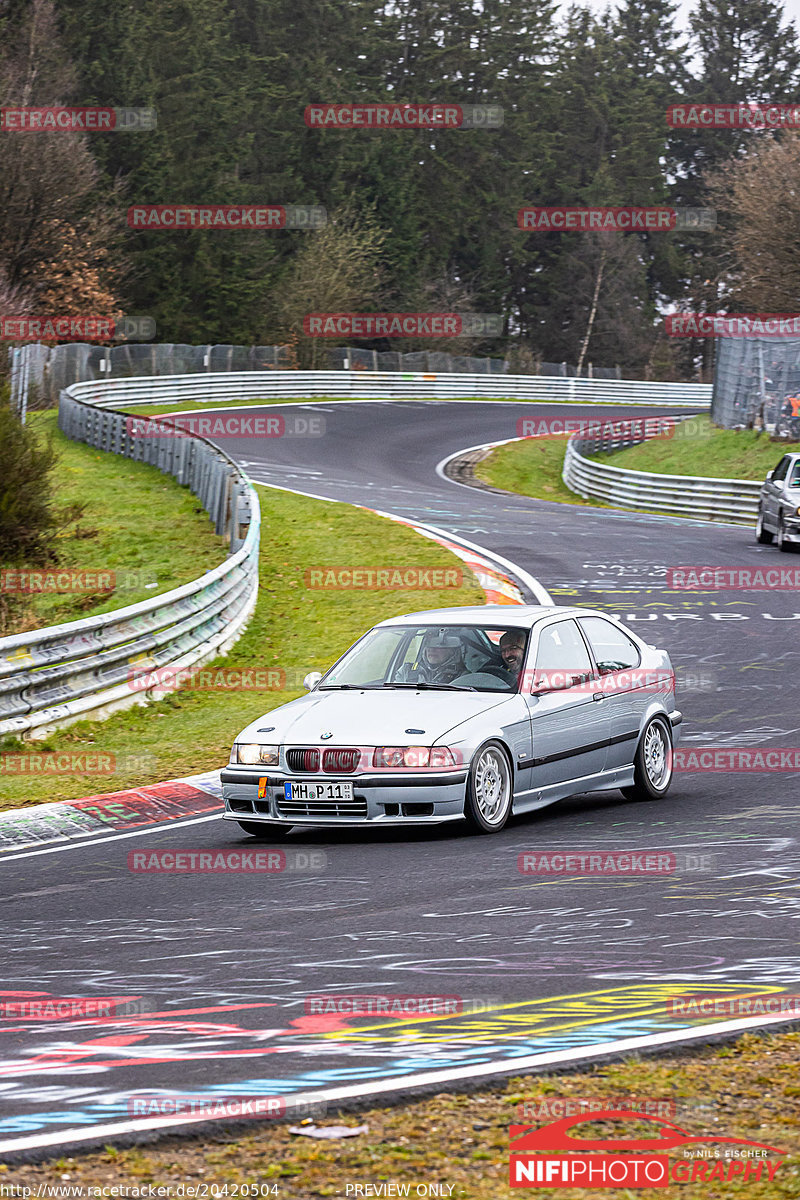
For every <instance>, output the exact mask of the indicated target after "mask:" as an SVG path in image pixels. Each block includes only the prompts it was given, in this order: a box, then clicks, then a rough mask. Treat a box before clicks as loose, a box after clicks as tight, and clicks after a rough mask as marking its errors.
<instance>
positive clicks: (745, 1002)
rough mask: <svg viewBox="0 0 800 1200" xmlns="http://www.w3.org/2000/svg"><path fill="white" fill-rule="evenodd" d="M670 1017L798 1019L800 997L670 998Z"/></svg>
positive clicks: (702, 995) (712, 995)
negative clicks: (780, 1017)
mask: <svg viewBox="0 0 800 1200" xmlns="http://www.w3.org/2000/svg"><path fill="white" fill-rule="evenodd" d="M666 1011H667V1016H669V1017H686V1018H687V1019H688V1020H697V1019H698V1018H701V1017H762V1016H787V1017H797V1016H800V996H797V995H792V994H789V993H784V994H777V995H776V994H773V995H757V994H751V995H749V996H720V995H719V994H715V993H713V992H698V993H695V994H691V995H682V996H669V997H667V1001H666Z"/></svg>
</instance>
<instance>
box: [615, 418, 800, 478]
mask: <svg viewBox="0 0 800 1200" xmlns="http://www.w3.org/2000/svg"><path fill="white" fill-rule="evenodd" d="M797 451H800V443H798V442H771V441H770V440H769V436H768V434H766V433H755V432H753V431H752V430H748V429H717V428H716V426H714V425H712V424H711V421H710V420H709V418H708V417H705V416H704V417H691V418H690V419H689V420H688V421H683V422H681V423H680V425H678V427H677V429H676V430H675V435H674V437H671V438H653V439H651V440H650V441H648V442H643V443H642V445H641V446H631V447H630V448H629V449H628V450H618V451H616V452H615V453H613V454H594V455H592V458H593V459H595V460H596V461H597V462H602V463H608V464H610V465H611V466H614V467H624V468H626V469H628V470H631V471H653V472H655V473H656V474H658V475H698V476H703V475H706V476H711V477H712V478H717V479H756V480H762V479H763V478H764V476H765V475H766V473H767V471H771V470H772V468H773V467H775V466H777V465H778V462H779V461H780V458H781V456H782V455H783V454H786V453H796V452H797Z"/></svg>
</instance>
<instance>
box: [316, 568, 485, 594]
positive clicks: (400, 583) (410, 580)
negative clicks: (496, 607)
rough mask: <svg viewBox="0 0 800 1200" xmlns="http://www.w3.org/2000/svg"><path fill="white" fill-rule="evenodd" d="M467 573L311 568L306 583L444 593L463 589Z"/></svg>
mask: <svg viewBox="0 0 800 1200" xmlns="http://www.w3.org/2000/svg"><path fill="white" fill-rule="evenodd" d="M463 578H464V576H463V572H462V571H461V570H460V569H459V568H458V567H397V566H383V567H380V566H379V567H333V566H325V567H307V568H306V572H305V584H306V587H307V588H311V589H313V590H315V591H319V590H325V589H326V588H330V589H332V590H333V591H346V590H348V589H352V590H355V591H396V590H398V589H400V588H408V589H410V590H411V591H419V590H426V589H429V590H432V591H437V592H438V591H441V590H443V589H445V588H458V587H461V584H462V582H463Z"/></svg>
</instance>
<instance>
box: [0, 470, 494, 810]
mask: <svg viewBox="0 0 800 1200" xmlns="http://www.w3.org/2000/svg"><path fill="white" fill-rule="evenodd" d="M109 457H111V456H109ZM259 495H260V499H261V512H262V533H261V556H260V565H259V579H260V582H259V595H258V603H257V606H256V609H255V612H254V614H253V616H252V618H251V620H250V624H249V625H248V627H247V630H246V631H245V633H244V634H243V635H242V637H241V638H240V639H239V641H238V642H237V643H236V645H235V646H234V647H233V648H232V649H231V651H230V653H229V654H227V655H225V656H224V657H222V658H218V659H216V660H215V661H214V663H213V664H209V666H213V667H214V668H220V669H224V670H226V671H227V670H230V671H232V672H238V671H252V670H254V669H257V670H260V671H263V670H264V669H265V668H266V669H272V670H275V671H285V672H286V673H287V674H288V675H289V676H290V678H292V679H294V678H295V677H296V675H297V672H298V671H302V673H303V674H304V673H305V672H306V671H311V670H315V669H319V670H322V669H324V668H326V667H328V666H330V664H331V663H332V662H333V661H334V660H335V659H336V658H338V657H339V655H340V654H341V653H342V652H343V651H344V650H346V649H347V647H348V646H350V645H351V644H352V643H353V642H354V641H355V640H356V638H357V637H359V636H360V635H361V634H362V633H363V632H365V631H366V630H367V629H369V628H370V626H371V625H374V624H375V623H376V622H377V621H382V620H384V619H385V618H386V617H391V616H393V615H395V614H398V613H403V612H414V611H417V610H419V609H426V608H439V607H449V606H452V605H464V604H483V603H484V602H485V595H484V593H483V591H482V590H481V588H480V587H479V586H478V584H477V582H476V581H475V580H474V579H473V577H472V575H471V574H469V573H468V572H467V571H466V570H465V571H464V575H463V579H462V581H461V585H460V586H457V587H448V588H445V589H442V590H441V591H433V590H417V591H412V590H392V591H387V590H384V591H376V590H364V591H332V590H316V589H310V588H308V587H306V583H305V572H306V569H307V568H309V567H315V566H329V565H332V566H364V565H376V566H377V565H387V566H395V565H396V566H401V567H407V566H422V567H449V568H456V569H458V570H460V569H461V568H462V567H463V564H462V563H461V561H460V559H457V558H455V556H454V555H452V554H451V553H450V552H449V551H448V550H445V549H444V548H443V547H441V546H439V545H437V544H436V543H435V542H431V541H429V540H428V539H427V538H421V537H420V536H419V535H418V534H416V533H414V531H413V530H411V529H409V528H407V527H406V526H404V525H399V524H398V523H396V522H394V521H390V520H388V519H387V518H385V517H378V516H375V515H374V514H372V513H369V512H365V511H363V510H361V509H357V508H354V507H352V506H350V505H346V504H333V503H326V502H325V501H322V500H311V499H307V498H306V497H304V496H296V495H293V494H292V493H289V492H281V491H276V490H275V489H274V488H259ZM175 528H176V529H177V530H179V531H180V528H181V527H180V524H175ZM299 694H301V691H300V689H299V688H298V687H294V688H293V689H292V690H291V691H289V690H286V691H278V690H275V691H272V690H269V691H267V690H261V691H243V690H242V689H241V688H239V689H238V690H224V689H221V690H218V691H205V692H203V691H199V690H194V691H192V690H183V691H179V692H176V693H174V694H173V695H171V696H167V697H165V698H164V699H163V700H161V701H159V702H158V703H154V704H149V705H147V706H146V707H143V708H139V707H137V708H134V709H128V710H127V711H124V712H121V713H116V714H114V715H113V716H112V717H110V718H109V719H108V720H107V721H81V722H77V723H76V724H75V725H71V726H69V727H68V728H66V729H63V730H60V731H58V732H57V733H55V734H53V736H52V737H50V738H48V739H47V740H44V741H41V742H37V743H36V746H35V748H36V749H41V750H52V751H58V752H61V751H64V752H70V753H82V752H85V753H94V754H101V753H102V754H105V755H109V756H111V758H112V762H113V763H114V765H115V768H116V769H115V772H114V774H113V775H102V776H80V775H78V776H75V775H65V776H53V775H50V776H36V775H28V776H19V775H18V776H8V775H6V776H2V777H0V808H15V807H19V806H22V805H26V804H40V803H44V802H46V801H52V800H68V799H75V798H78V797H82V796H86V795H93V794H96V793H100V792H112V791H118V790H121V789H123V788H126V787H134V786H136V785H141V784H145V783H156V782H158V781H160V780H163V779H173V778H176V777H180V776H184V775H192V774H196V773H198V772H200V771H204V770H211V769H213V768H216V767H219V766H222V765H223V764H224V763H226V762H227V760H228V754H229V752H230V747H231V744H232V742H233V739H234V737H235V735H236V734H237V733H238V732H239V730H240V729H242V728H243V727H244V726H245V725H246V724H248V722H250V721H252V720H254V719H255V718H256V717H257V716H259V715H260V714H261V713H264V712H266V711H267V710H269V709H272V708H276V707H277V706H278V705H279V704H284V703H285V702H286V701H288V700H290V699H293V698H294V697H295V696H297V695H299ZM22 748H23V746H22V743H20V742H18V741H16V740H13V739H6V743H5V745H4V746H3V747H2V749H5V750H11V751H20V750H21V749H22Z"/></svg>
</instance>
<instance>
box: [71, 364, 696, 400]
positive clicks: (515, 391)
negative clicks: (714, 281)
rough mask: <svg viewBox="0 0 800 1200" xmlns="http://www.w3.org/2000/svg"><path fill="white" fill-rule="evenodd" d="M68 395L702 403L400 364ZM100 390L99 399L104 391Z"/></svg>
mask: <svg viewBox="0 0 800 1200" xmlns="http://www.w3.org/2000/svg"><path fill="white" fill-rule="evenodd" d="M69 391H70V393H71V394H72V395H73V396H77V397H79V398H81V399H85V400H89V399H92V400H95V403H96V404H98V405H99V406H101V407H102V406H103V405H105V404H109V405H111V404H124V405H126V406H128V407H130V406H134V405H137V404H158V403H161V404H178V403H180V402H181V401H185V400H191V401H194V402H195V403H197V404H201V405H202V404H219V403H221V402H223V401H225V400H253V399H261V398H263V399H264V400H265V401H267V402H268V401H269V400H280V399H283V398H287V397H288V398H297V399H308V398H309V397H312V396H325V397H328V396H333V397H340V398H348V397H353V398H355V397H358V398H363V399H371V400H410V399H414V398H417V397H418V398H420V399H434V400H449V399H457V398H458V397H463V398H467V397H469V398H478V399H493V398H505V399H509V400H546V401H552V402H553V403H557V402H564V401H580V402H583V403H595V404H596V403H605V404H626V405H632V406H641V405H647V404H651V405H664V404H666V405H676V406H680V407H687V408H708V407H709V406H710V404H711V385H710V384H706V383H652V382H650V383H638V382H636V381H635V380H630V379H570V378H566V379H565V378H558V377H556V376H543V375H461V374H459V375H449V374H447V375H445V374H439V375H436V374H430V375H426V374H422V373H416V374H405V373H404V372H402V371H242V372H235V371H231V372H226V373H225V374H219V375H165V376H159V377H155V378H152V377H151V378H146V379H113V380H109V381H108V382H106V383H102V384H98V383H93V382H88V383H76V384H73V385H72V387H71V388H70V389H69ZM104 397H105V399H104Z"/></svg>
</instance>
